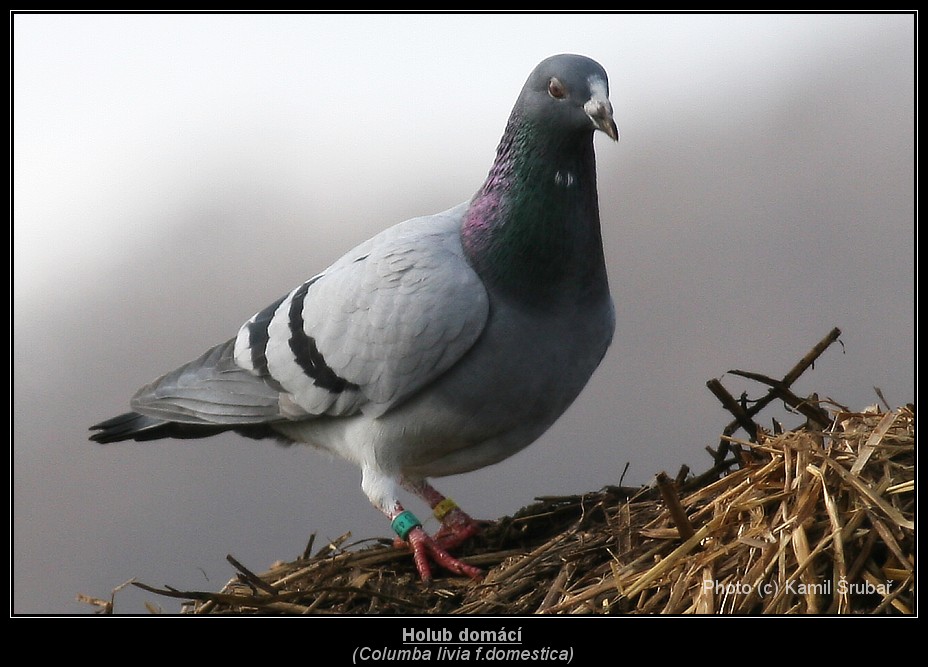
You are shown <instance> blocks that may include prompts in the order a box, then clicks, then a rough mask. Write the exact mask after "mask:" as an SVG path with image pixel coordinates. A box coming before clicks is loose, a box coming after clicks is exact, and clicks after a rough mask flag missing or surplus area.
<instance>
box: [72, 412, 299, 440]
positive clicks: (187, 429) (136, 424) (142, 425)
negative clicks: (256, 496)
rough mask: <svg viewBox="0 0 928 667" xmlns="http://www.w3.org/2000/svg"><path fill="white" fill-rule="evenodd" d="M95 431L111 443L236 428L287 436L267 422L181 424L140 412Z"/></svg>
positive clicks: (98, 437)
mask: <svg viewBox="0 0 928 667" xmlns="http://www.w3.org/2000/svg"><path fill="white" fill-rule="evenodd" d="M90 430H91V431H96V433H94V434H93V435H91V436H90V439H91V440H93V441H94V442H100V443H104V444H105V443H108V442H121V441H123V440H138V441H143V440H160V439H162V438H180V439H191V438H206V437H209V436H211V435H216V434H217V433H222V432H223V431H235V432H236V433H238V434H239V435H244V436H246V437H249V438H275V439H277V440H284V439H285V438H284V436H282V435H280V434H279V433H277V432H276V431H273V430H271V428H270V426H268V425H267V424H247V425H238V426H220V425H214V424H181V423H179V422H172V421H167V420H164V419H157V418H156V417H147V416H146V415H140V414H139V413H137V412H126V413H124V414H121V415H119V416H118V417H113V418H112V419H107V420H106V421H102V422H100V423H99V424H94V425H93V426H91V427H90Z"/></svg>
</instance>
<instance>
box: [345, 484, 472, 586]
mask: <svg viewBox="0 0 928 667" xmlns="http://www.w3.org/2000/svg"><path fill="white" fill-rule="evenodd" d="M361 488H362V489H363V490H364V493H365V494H366V495H367V497H368V498H369V499H370V501H371V502H372V503H373V504H374V507H376V508H378V509H379V510H380V511H381V512H383V513H384V514H386V515H387V517H388V518H389V519H390V521H391V522H392V526H393V531H394V532H395V533H396V534H397V535H398V536H399V538H400V539H401V540H403V541H405V542H406V543H407V544H408V545H409V548H410V549H411V550H412V558H413V561H414V562H415V564H416V570H418V571H419V577H421V579H422V581H423V582H425V583H428V582H430V581H431V580H432V568H431V566H430V564H429V560H430V559H431V560H432V561H434V562H435V564H437V565H439V566H441V567H443V568H445V569H446V570H449V571H450V572H453V573H455V574H463V575H466V576H468V577H470V578H471V579H480V578H481V577H483V572H482V571H481V570H480V569H479V568H476V567H474V566H473V565H468V564H467V563H464V562H462V561H460V560H458V559H457V558H455V557H454V556H452V555H451V554H449V553H448V552H447V551H446V550H445V549H444V548H442V547H441V545H439V544H438V543H437V542H436V541H435V540H434V539H432V538H431V537H430V536H429V535H428V533H426V532H425V531H424V530H422V523H421V522H420V521H419V520H418V519H417V518H416V517H415V516H414V515H413V513H412V512H409V511H407V510H406V509H404V508H403V506H402V505H401V504H400V502H399V500H397V498H396V490H397V489H396V485H395V482H394V480H393V479H391V478H390V477H388V476H386V475H384V474H383V473H382V472H380V471H378V470H373V469H371V468H370V467H364V468H363V474H362V477H361Z"/></svg>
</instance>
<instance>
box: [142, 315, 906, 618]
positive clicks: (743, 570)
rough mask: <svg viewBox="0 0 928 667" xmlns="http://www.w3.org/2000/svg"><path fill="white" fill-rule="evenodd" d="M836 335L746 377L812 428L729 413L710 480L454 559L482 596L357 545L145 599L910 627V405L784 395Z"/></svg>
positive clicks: (521, 525) (538, 522)
mask: <svg viewBox="0 0 928 667" xmlns="http://www.w3.org/2000/svg"><path fill="white" fill-rule="evenodd" d="M839 333H840V332H838V331H837V330H835V331H833V332H832V333H831V334H829V337H830V340H829V337H826V339H825V340H823V341H822V342H821V343H820V344H819V346H817V348H819V347H820V349H818V351H817V352H815V348H814V349H813V352H815V353H814V354H813V353H812V352H810V354H809V355H807V356H806V357H804V359H803V361H801V362H800V364H798V365H797V367H796V368H794V369H793V371H791V373H793V372H794V371H798V372H795V376H794V377H791V376H790V374H788V375H787V376H786V377H784V378H783V379H782V380H770V379H769V378H764V377H763V376H759V375H756V374H745V373H741V372H740V371H734V372H735V373H738V374H740V375H745V376H752V377H753V378H754V379H757V380H758V381H761V382H763V383H764V384H766V385H768V387H769V392H768V396H769V400H767V403H769V402H770V401H772V400H774V399H781V400H783V401H784V402H786V403H787V404H792V403H795V404H796V405H794V407H796V409H797V410H798V411H799V412H801V413H802V414H804V415H806V417H807V420H808V421H807V423H806V424H805V425H803V426H802V427H799V428H797V429H794V430H791V431H787V432H781V433H767V432H766V431H765V430H764V429H762V428H760V427H759V426H757V424H756V423H755V422H754V421H753V416H754V415H755V414H757V412H758V411H759V409H761V408H762V407H763V406H760V407H758V405H757V404H755V405H754V406H752V408H751V409H750V410H748V409H746V407H745V405H743V404H741V403H739V402H738V401H734V400H733V399H731V400H730V403H731V404H730V405H726V407H729V408H730V409H731V410H732V413H733V414H734V415H735V422H733V424H732V425H730V426H729V428H727V429H725V431H726V433H725V434H724V435H723V437H722V441H721V443H720V446H719V448H718V450H715V451H713V450H710V451H711V453H712V454H713V456H714V458H715V465H714V466H713V468H712V469H711V470H709V471H707V472H706V473H704V474H703V475H700V476H698V477H695V478H694V477H688V474H687V472H686V470H685V469H684V470H681V472H680V474H678V475H677V478H676V479H670V478H669V477H668V476H667V475H664V474H661V475H658V477H657V480H656V483H655V484H654V485H653V486H652V487H649V488H645V489H627V488H619V487H609V488H605V489H602V490H600V491H597V492H594V493H587V494H583V495H579V496H568V497H557V498H540V499H538V502H537V503H536V504H534V505H531V506H529V507H526V508H524V509H523V510H521V511H520V512H518V513H517V514H516V515H515V516H512V517H505V518H503V519H501V520H499V521H498V522H496V523H494V524H493V525H491V526H489V527H488V528H487V529H486V530H485V531H484V532H483V533H482V534H481V535H480V536H479V537H477V538H475V539H474V540H473V541H472V542H471V543H469V544H468V545H466V546H465V547H464V548H463V549H462V550H461V551H459V552H458V554H459V555H461V556H463V560H465V561H467V562H469V563H472V564H474V565H478V566H480V567H482V568H484V569H485V570H487V576H486V578H485V579H484V580H483V581H482V582H479V583H475V582H471V581H469V580H466V579H460V578H445V579H441V578H439V579H436V580H435V581H434V582H433V583H432V585H431V586H430V587H424V586H423V585H421V584H420V583H419V582H418V581H417V576H416V573H415V569H414V567H413V565H412V559H411V558H410V557H409V554H408V553H407V552H405V551H403V550H401V549H397V548H395V547H393V546H392V544H391V543H387V542H379V543H374V544H367V545H363V544H356V545H347V541H348V536H347V535H346V536H345V537H344V538H342V539H341V540H338V541H336V542H335V543H332V544H327V545H325V546H324V547H323V548H322V549H320V550H318V551H317V552H316V553H313V550H312V547H313V545H312V541H310V545H309V546H308V547H307V550H306V553H305V554H304V556H303V557H301V558H300V559H298V560H296V561H294V562H287V563H278V564H276V565H274V566H273V567H272V568H271V569H270V570H269V571H268V572H265V573H263V574H261V575H257V574H255V573H254V572H252V571H251V570H249V569H248V568H246V567H245V566H243V565H242V564H241V563H238V562H237V561H235V560H234V559H233V558H231V557H230V562H231V563H232V564H233V566H234V567H235V568H236V569H237V570H238V574H237V576H236V577H235V578H234V579H233V580H232V581H230V582H229V584H227V585H226V587H225V588H224V589H223V590H222V591H221V592H219V593H215V592H204V591H176V590H173V589H154V588H151V587H148V586H145V585H142V584H136V585H137V586H141V587H142V588H144V589H146V590H149V591H152V592H156V593H158V594H161V595H166V596H170V597H174V598H181V599H183V600H185V601H186V602H185V604H184V607H183V608H184V611H185V612H186V613H193V614H403V615H419V614H448V615H452V614H493V615H508V614H519V615H527V614H658V613H665V614H667V613H669V614H913V613H915V611H916V609H915V590H916V589H915V558H914V555H915V523H914V505H915V408H914V406H912V405H908V406H905V407H902V408H899V409H896V410H889V411H886V412H880V411H879V410H877V409H876V408H875V407H874V408H870V409H868V410H865V411H863V412H851V411H849V410H847V409H846V408H843V407H841V406H836V405H834V404H831V403H826V402H819V401H817V400H815V399H812V400H809V399H798V398H797V397H796V396H794V395H793V394H792V393H791V392H790V390H789V385H790V384H791V383H792V381H793V380H795V379H796V377H798V375H799V373H801V372H802V370H804V367H808V366H809V365H811V363H812V361H814V359H815V357H817V356H818V354H820V353H821V351H822V350H824V348H825V347H827V346H828V345H829V344H830V343H831V342H833V341H834V340H837V336H838V334H839ZM803 364H804V367H803V368H800V367H801V366H803ZM715 382H716V381H712V382H710V389H712V390H713V392H714V393H716V395H719V396H720V398H722V399H723V400H722V402H723V404H726V402H728V401H729V399H730V397H728V398H727V399H726V398H723V397H724V396H725V395H726V392H725V391H724V388H721V387H720V386H718V385H715V386H713V383H715ZM761 403H763V401H761ZM765 404H766V403H765ZM797 406H802V407H797ZM739 428H741V429H743V430H745V431H747V432H748V434H749V435H748V436H747V437H745V438H737V437H734V435H732V433H733V432H734V431H736V430H737V429H739Z"/></svg>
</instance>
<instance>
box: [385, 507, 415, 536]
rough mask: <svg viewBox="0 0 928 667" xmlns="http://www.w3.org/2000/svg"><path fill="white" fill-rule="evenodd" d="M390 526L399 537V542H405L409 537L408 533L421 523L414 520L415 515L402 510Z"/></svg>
mask: <svg viewBox="0 0 928 667" xmlns="http://www.w3.org/2000/svg"><path fill="white" fill-rule="evenodd" d="M390 525H391V526H392V527H393V532H394V533H396V534H397V535H399V536H400V539H401V540H405V539H406V536H407V535H409V531H410V530H412V529H413V528H418V527H419V526H421V525H422V522H421V521H419V519H417V518H416V515H415V514H413V513H412V512H410V511H409V510H404V511H402V512H400V513H399V514H397V515H396V518H394V519H393V522H392V523H391V524H390Z"/></svg>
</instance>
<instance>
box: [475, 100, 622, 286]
mask: <svg viewBox="0 0 928 667" xmlns="http://www.w3.org/2000/svg"><path fill="white" fill-rule="evenodd" d="M461 241H462V244H463V246H464V251H465V253H466V254H467V256H468V259H469V261H470V262H471V264H472V265H473V266H474V268H475V269H476V270H477V272H478V273H479V274H480V275H481V277H482V278H483V279H484V281H485V282H486V283H487V284H488V286H490V287H491V288H496V289H497V290H500V291H502V292H505V293H507V294H509V295H511V296H514V297H516V298H519V299H523V300H549V299H551V298H559V297H560V298H569V299H577V298H583V297H584V296H598V295H599V293H600V292H603V291H606V290H607V289H608V287H607V285H606V270H605V261H604V258H603V250H602V234H601V230H600V224H599V204H598V201H597V194H596V162H595V157H594V153H593V137H592V132H590V133H589V134H587V133H584V134H583V135H582V136H562V135H554V134H553V133H548V134H546V133H544V132H542V131H541V130H539V129H538V128H537V127H535V126H533V125H532V124H530V123H528V122H526V121H525V120H523V119H520V118H518V117H517V116H515V115H514V116H513V117H512V118H510V120H509V124H508V125H507V127H506V132H505V133H504V134H503V138H502V141H501V142H500V145H499V148H498V149H497V155H496V161H495V162H494V164H493V167H492V168H491V169H490V173H489V175H488V176H487V180H486V182H485V183H484V184H483V186H482V187H481V188H480V190H479V191H478V192H477V194H476V195H475V196H474V198H473V200H472V201H471V203H470V206H469V208H468V210H467V212H466V213H465V216H464V220H463V223H462V228H461Z"/></svg>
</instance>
